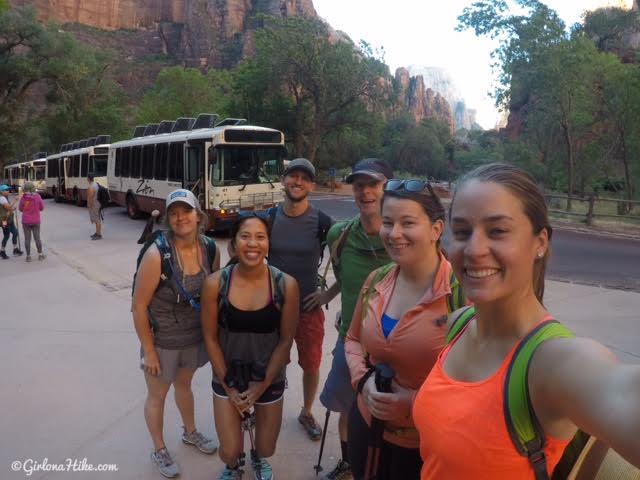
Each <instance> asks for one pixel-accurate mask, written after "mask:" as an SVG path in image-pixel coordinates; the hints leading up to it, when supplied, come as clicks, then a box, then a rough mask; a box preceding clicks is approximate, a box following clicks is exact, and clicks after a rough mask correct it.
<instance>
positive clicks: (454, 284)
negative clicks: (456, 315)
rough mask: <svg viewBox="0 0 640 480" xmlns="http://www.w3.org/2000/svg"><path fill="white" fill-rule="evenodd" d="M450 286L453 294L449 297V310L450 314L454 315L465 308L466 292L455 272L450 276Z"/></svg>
mask: <svg viewBox="0 0 640 480" xmlns="http://www.w3.org/2000/svg"><path fill="white" fill-rule="evenodd" d="M449 286H450V287H451V294H450V295H448V296H447V310H448V313H452V312H455V311H456V310H458V309H459V308H462V307H464V291H463V290H462V285H460V282H459V281H458V279H457V278H456V275H455V274H454V273H453V270H451V273H450V274H449Z"/></svg>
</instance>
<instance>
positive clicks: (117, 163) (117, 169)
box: [113, 148, 122, 177]
mask: <svg viewBox="0 0 640 480" xmlns="http://www.w3.org/2000/svg"><path fill="white" fill-rule="evenodd" d="M121 152H122V149H121V148H116V161H115V163H114V166H113V170H114V171H113V175H114V176H116V177H119V176H120V162H121V161H122V153H121Z"/></svg>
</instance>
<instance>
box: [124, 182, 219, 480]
mask: <svg viewBox="0 0 640 480" xmlns="http://www.w3.org/2000/svg"><path fill="white" fill-rule="evenodd" d="M166 207H167V208H166V223H167V226H168V231H167V232H163V233H160V234H159V235H157V236H156V237H155V240H154V242H153V244H151V246H149V247H148V249H147V251H146V252H145V254H144V256H143V258H142V261H141V262H140V267H139V268H138V272H137V274H136V281H135V287H134V293H133V322H134V325H135V329H136V333H137V334H138V338H139V339H140V344H141V348H140V357H141V360H140V368H141V369H142V370H143V371H144V377H145V381H146V384H147V400H146V403H145V407H144V415H145V420H146V422H147V427H148V429H149V433H150V434H151V439H152V441H153V444H154V451H153V453H152V454H151V460H152V462H153V463H154V464H155V465H156V467H157V468H158V470H159V471H160V473H161V474H162V475H164V476H165V477H168V478H172V477H175V476H177V475H179V473H180V471H179V468H178V465H177V464H176V463H175V462H174V460H173V459H172V458H171V455H170V454H169V452H168V451H167V448H166V445H165V443H164V438H163V412H164V402H165V399H166V396H167V393H168V391H169V388H170V387H171V385H173V386H174V390H175V400H176V405H177V407H178V410H179V411H180V416H181V417H182V422H183V429H184V431H183V433H182V441H183V442H184V443H186V444H188V445H193V446H194V447H196V448H197V449H198V450H200V451H201V452H203V453H206V454H212V453H214V452H215V451H216V449H217V445H216V444H215V443H214V441H213V440H211V439H209V438H207V437H205V436H204V435H203V434H202V433H200V432H199V431H198V430H197V429H196V426H195V420H194V401H193V392H192V391H191V379H192V378H193V374H194V373H195V371H196V369H198V368H199V367H201V366H203V365H205V364H206V363H207V362H208V360H209V359H208V356H207V352H206V350H205V348H204V344H203V338H202V329H201V326H200V292H201V290H202V284H203V282H204V280H205V278H206V277H207V276H208V275H209V274H210V273H212V272H214V271H216V270H218V269H219V268H220V252H219V251H218V249H217V248H216V247H215V243H214V241H213V240H212V239H210V238H209V237H206V236H205V235H202V234H201V232H202V231H203V230H204V229H205V228H206V225H207V217H206V215H205V214H204V212H203V211H202V209H201V208H200V205H199V202H198V200H197V198H196V197H195V195H194V194H193V193H192V192H191V191H189V190H184V189H178V190H175V191H173V192H171V193H170V194H169V195H168V196H167V201H166Z"/></svg>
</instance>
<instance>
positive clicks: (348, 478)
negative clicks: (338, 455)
mask: <svg viewBox="0 0 640 480" xmlns="http://www.w3.org/2000/svg"><path fill="white" fill-rule="evenodd" d="M322 480H353V473H351V465H349V464H348V463H347V462H345V461H344V460H340V461H339V462H338V464H337V465H336V468H334V469H333V470H331V471H330V472H329V473H327V474H326V475H325V476H324V477H322Z"/></svg>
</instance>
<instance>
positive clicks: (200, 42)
mask: <svg viewBox="0 0 640 480" xmlns="http://www.w3.org/2000/svg"><path fill="white" fill-rule="evenodd" d="M10 3H11V4H12V5H25V4H30V5H33V6H34V7H35V8H36V9H37V11H38V15H39V18H40V19H41V20H42V21H55V22H59V23H62V24H69V23H76V24H81V25H87V26H90V27H95V28H97V29H101V30H129V31H134V33H136V32H137V33H141V32H155V33H156V36H157V37H158V38H159V39H160V40H161V42H160V43H159V44H158V45H157V46H155V50H151V51H150V52H148V55H157V54H168V55H170V56H172V57H174V58H175V59H176V60H178V61H179V62H181V63H183V64H185V65H187V66H193V67H214V68H220V67H230V66H233V65H234V64H235V63H236V62H237V61H238V60H240V58H242V55H243V52H244V51H245V49H246V46H247V45H246V44H247V43H249V42H250V40H251V35H250V30H251V27H252V25H249V23H250V22H249V18H250V17H253V16H254V15H256V14H260V13H264V14H268V15H277V16H285V17H286V16H294V15H295V16H305V17H316V16H317V14H316V11H315V9H314V7H313V2H312V0H31V1H28V0H11V2H10ZM123 36H125V35H123ZM133 36H135V35H133ZM126 37H127V38H128V39H131V37H132V35H126ZM158 50H159V51H158Z"/></svg>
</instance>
